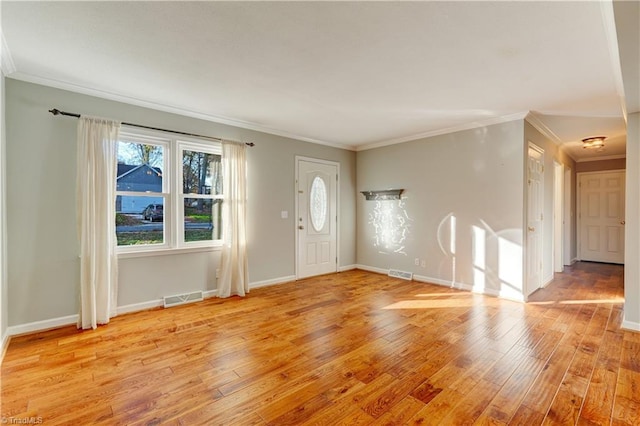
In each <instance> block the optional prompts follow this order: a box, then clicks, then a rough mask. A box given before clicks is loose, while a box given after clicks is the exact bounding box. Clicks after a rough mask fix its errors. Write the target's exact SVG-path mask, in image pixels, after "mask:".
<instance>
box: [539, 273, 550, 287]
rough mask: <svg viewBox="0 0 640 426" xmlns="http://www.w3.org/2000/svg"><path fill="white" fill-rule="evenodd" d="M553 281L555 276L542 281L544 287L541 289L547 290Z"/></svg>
mask: <svg viewBox="0 0 640 426" xmlns="http://www.w3.org/2000/svg"><path fill="white" fill-rule="evenodd" d="M551 281H553V274H552V275H551V276H550V277H547V278H545V279H543V280H542V285H541V286H540V288H545V287H546V286H548V285H549V284H551Z"/></svg>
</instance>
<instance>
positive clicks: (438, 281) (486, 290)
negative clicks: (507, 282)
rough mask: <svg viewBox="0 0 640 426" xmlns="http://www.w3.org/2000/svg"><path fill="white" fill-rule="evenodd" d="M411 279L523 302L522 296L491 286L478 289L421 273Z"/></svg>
mask: <svg viewBox="0 0 640 426" xmlns="http://www.w3.org/2000/svg"><path fill="white" fill-rule="evenodd" d="M413 279H414V280H415V281H419V282H423V283H429V284H436V285H440V286H443V287H449V288H455V289H456V290H463V291H468V292H471V293H476V294H482V295H485V296H492V297H499V298H500V299H506V300H511V301H513V302H524V296H513V295H510V294H505V293H502V292H500V291H499V290H495V289H491V288H483V289H479V288H476V287H474V286H472V285H471V284H465V283H460V282H456V281H454V282H452V281H448V280H441V279H439V278H433V277H426V276H423V275H414V276H413Z"/></svg>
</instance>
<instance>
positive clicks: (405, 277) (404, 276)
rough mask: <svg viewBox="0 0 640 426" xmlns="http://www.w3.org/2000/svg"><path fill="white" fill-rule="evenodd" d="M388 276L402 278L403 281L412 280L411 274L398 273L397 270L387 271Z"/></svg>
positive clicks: (405, 272)
mask: <svg viewBox="0 0 640 426" xmlns="http://www.w3.org/2000/svg"><path fill="white" fill-rule="evenodd" d="M389 276H390V277H394V278H402V279H403V280H409V281H411V279H412V278H413V274H412V273H411V272H407V271H398V270H397V269H389Z"/></svg>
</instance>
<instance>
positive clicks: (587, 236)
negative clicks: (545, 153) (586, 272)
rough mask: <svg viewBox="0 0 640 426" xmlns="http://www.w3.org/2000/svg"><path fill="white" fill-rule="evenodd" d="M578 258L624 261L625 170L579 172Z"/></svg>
mask: <svg viewBox="0 0 640 426" xmlns="http://www.w3.org/2000/svg"><path fill="white" fill-rule="evenodd" d="M578 185H579V197H580V203H579V208H580V210H579V216H578V219H579V223H580V226H579V232H580V236H579V238H580V260H589V261H594V262H609V263H624V223H625V219H624V203H625V195H624V191H625V189H624V186H625V172H624V170H616V171H610V172H594V173H581V174H580V177H579V180H578Z"/></svg>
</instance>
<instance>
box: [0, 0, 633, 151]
mask: <svg viewBox="0 0 640 426" xmlns="http://www.w3.org/2000/svg"><path fill="white" fill-rule="evenodd" d="M0 7H1V8H2V10H1V12H2V18H1V19H2V32H3V34H4V39H5V40H4V43H3V47H4V51H3V55H4V56H5V57H8V58H9V59H10V60H11V61H12V67H11V69H10V73H9V77H10V78H16V79H21V80H25V81H32V82H36V83H41V84H46V85H50V86H54V87H60V88H64V89H70V90H74V91H78V92H81V93H88V94H92V95H97V96H102V97H106V98H109V99H117V100H122V101H124V102H128V103H132V104H137V105H144V106H151V107H153V108H157V109H160V110H165V111H171V112H178V113H181V114H185V115H189V116H195V117H199V118H205V119H209V120H213V121H217V122H222V123H227V124H232V125H236V126H240V127H245V128H250V129H256V130H261V131H265V132H269V133H273V134H278V135H283V136H290V137H295V138H297V139H302V140H306V141H311V142H317V143H323V144H328V145H332V146H339V147H343V148H347V149H354V150H361V149H367V148H370V147H374V146H381V145H385V144H390V143H397V142H402V141H407V140H411V139H416V138H418V137H424V136H429V135H434V134H439V133H446V132H449V131H452V130H456V129H462V128H470V127H473V126H478V125H486V124H491V123H497V122H501V121H508V120H512V119H514V117H520V118H521V117H523V116H524V115H525V114H527V113H528V112H529V111H532V112H533V116H532V117H533V118H532V119H531V122H532V123H534V124H535V125H536V127H538V128H540V129H542V130H544V131H545V133H547V135H549V136H550V137H552V138H553V139H554V140H555V141H556V142H557V143H559V144H562V145H563V146H564V147H565V148H566V149H567V152H568V153H569V154H570V155H571V156H573V157H574V158H575V159H576V160H580V159H588V158H594V157H611V156H620V155H624V152H625V122H624V118H623V106H622V105H623V103H622V101H621V92H622V91H621V87H622V82H621V81H622V80H621V75H620V64H619V60H618V52H617V48H616V41H615V24H614V22H613V12H612V10H613V9H612V7H611V4H610V3H608V2H604V3H603V4H601V3H599V2H504V1H496V2H455V1H451V2H178V1H173V2H12V1H6V0H5V1H2V2H1V6H0ZM612 34H613V36H612ZM52 107H54V105H52ZM74 112H82V111H74ZM601 134H602V135H605V136H607V137H608V139H607V142H608V143H607V146H606V147H605V149H604V151H601V152H592V151H589V152H587V150H583V149H582V148H581V147H580V143H579V141H580V139H582V138H585V137H588V136H594V135H601Z"/></svg>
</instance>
